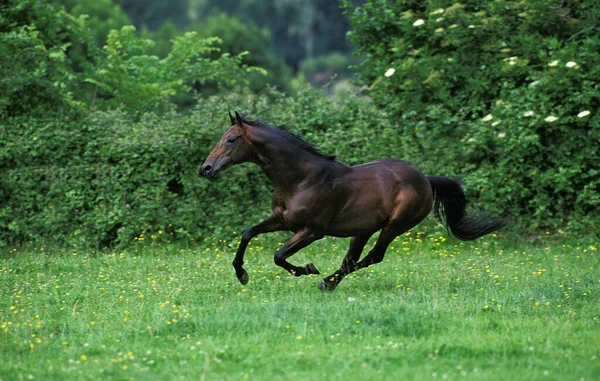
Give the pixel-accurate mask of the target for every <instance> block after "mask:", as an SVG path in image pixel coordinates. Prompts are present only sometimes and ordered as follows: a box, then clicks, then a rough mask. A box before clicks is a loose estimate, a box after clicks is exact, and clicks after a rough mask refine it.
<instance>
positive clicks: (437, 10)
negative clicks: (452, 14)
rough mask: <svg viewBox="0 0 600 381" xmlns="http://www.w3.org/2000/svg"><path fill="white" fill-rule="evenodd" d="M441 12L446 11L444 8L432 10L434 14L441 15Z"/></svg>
mask: <svg viewBox="0 0 600 381" xmlns="http://www.w3.org/2000/svg"><path fill="white" fill-rule="evenodd" d="M441 13H444V8H438V9H436V10H435V11H433V12H431V14H432V15H439V14H441Z"/></svg>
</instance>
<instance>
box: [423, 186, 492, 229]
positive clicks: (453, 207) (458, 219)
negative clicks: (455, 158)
mask: <svg viewBox="0 0 600 381" xmlns="http://www.w3.org/2000/svg"><path fill="white" fill-rule="evenodd" d="M427 179H428V180H429V183H430V184H431V189H432V190H433V198H434V200H435V204H434V205H433V212H434V214H435V217H436V218H437V219H438V220H439V221H440V222H441V223H442V225H444V226H445V227H446V228H447V229H449V230H450V231H451V232H452V234H453V235H454V236H455V237H456V238H458V239H462V240H463V241H470V240H473V239H475V238H479V237H481V236H482V235H485V234H488V233H491V232H494V231H496V230H498V229H500V228H501V227H503V226H504V221H503V220H502V219H495V218H491V217H489V216H486V215H483V214H482V215H474V216H466V215H465V207H466V206H467V198H466V197H465V192H464V191H463V189H462V187H461V186H460V184H459V183H458V182H457V181H454V180H452V179H450V178H448V177H443V176H428V177H427ZM442 206H443V208H442Z"/></svg>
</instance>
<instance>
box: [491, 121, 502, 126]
mask: <svg viewBox="0 0 600 381" xmlns="http://www.w3.org/2000/svg"><path fill="white" fill-rule="evenodd" d="M500 122H501V121H500V120H497V121H495V122H494V123H492V127H496V126H497V125H499V124H500Z"/></svg>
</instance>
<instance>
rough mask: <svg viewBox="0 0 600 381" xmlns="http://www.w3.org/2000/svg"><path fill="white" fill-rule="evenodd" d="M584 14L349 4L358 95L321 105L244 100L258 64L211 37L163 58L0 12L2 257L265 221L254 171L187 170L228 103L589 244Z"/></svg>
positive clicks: (64, 23) (593, 190)
mask: <svg viewBox="0 0 600 381" xmlns="http://www.w3.org/2000/svg"><path fill="white" fill-rule="evenodd" d="M591 3H592V2H591V1H584V2H580V3H576V4H572V5H571V8H568V9H566V8H565V7H564V6H563V7H560V6H559V5H560V4H563V5H564V4H565V3H564V2H562V3H560V4H559V3H558V2H556V4H555V3H552V6H548V5H547V4H546V2H545V1H541V0H540V1H528V2H519V3H513V2H508V1H495V2H485V3H481V2H475V1H472V2H466V3H465V4H458V3H456V4H453V3H451V2H444V1H430V2H427V3H421V2H395V3H390V2H388V1H382V0H372V1H370V2H368V3H366V4H365V5H364V6H362V7H360V8H356V9H354V8H353V10H350V9H348V12H350V13H351V18H352V22H353V25H354V30H353V32H352V34H351V36H352V38H353V40H354V41H355V42H356V44H357V45H358V46H359V48H360V52H359V53H360V54H361V55H363V56H364V57H366V58H367V59H366V60H365V62H364V63H363V64H361V65H359V67H358V72H359V74H360V78H361V81H362V84H363V85H367V86H369V89H370V90H369V94H368V95H369V98H367V97H362V96H359V95H355V94H347V95H345V96H343V97H340V98H339V99H335V100H331V99H327V98H326V97H325V96H324V95H323V93H322V92H321V91H319V90H313V89H310V88H305V89H303V90H300V91H299V92H297V93H294V94H287V95H286V94H284V93H281V92H278V91H277V90H273V89H270V90H269V89H265V90H264V91H262V92H261V94H260V95H256V94H254V93H252V92H251V91H250V90H248V89H247V84H248V83H249V81H250V80H252V77H251V75H252V73H253V72H256V70H258V69H256V68H252V67H248V66H247V65H246V64H244V62H243V61H242V58H243V54H238V55H229V54H221V53H220V51H219V50H218V48H217V46H216V45H214V43H215V42H217V40H215V39H211V38H201V37H198V36H197V35H195V34H186V35H183V36H178V37H175V38H174V39H173V41H172V44H171V45H169V47H168V48H167V47H166V46H167V45H164V46H163V45H161V47H160V48H161V49H166V50H165V51H164V54H161V55H160V56H157V55H154V54H152V52H153V50H152V49H151V48H152V47H151V45H152V44H153V43H154V42H153V41H152V40H150V39H148V38H140V37H138V36H136V35H135V33H134V29H133V27H128V26H125V27H122V28H121V29H118V30H113V31H111V32H110V34H109V36H108V37H107V42H106V44H105V45H104V47H103V48H100V47H98V46H97V45H96V42H95V41H96V39H97V36H95V37H94V35H93V34H91V33H90V31H89V29H88V28H87V26H86V23H85V18H84V17H80V18H74V17H73V16H71V15H69V14H68V13H66V12H64V11H61V10H57V9H56V8H54V7H52V6H50V5H47V4H46V3H45V2H42V1H36V0H26V1H21V2H17V1H12V2H11V3H10V4H9V5H8V6H6V7H5V8H2V18H0V31H1V32H2V33H3V34H2V45H0V53H2V54H0V65H1V68H2V71H3V77H2V78H1V79H0V88H1V91H2V93H1V96H0V117H1V118H2V120H3V126H2V127H3V128H2V129H0V170H1V171H2V172H1V176H0V245H6V244H16V243H19V242H24V241H32V240H43V241H46V242H58V243H66V242H69V243H70V242H76V243H79V244H85V245H91V246H100V247H101V246H107V245H114V244H127V243H129V242H131V241H132V240H133V239H135V238H136V237H137V238H138V239H139V238H140V237H141V236H142V235H144V234H145V235H146V236H149V235H150V236H151V235H156V236H160V235H163V236H166V237H176V238H180V237H191V238H195V239H202V238H204V237H205V236H206V235H211V236H213V235H217V236H219V237H223V238H229V237H232V236H233V235H236V234H239V233H240V232H241V231H242V229H243V228H244V227H245V226H247V225H249V224H251V223H252V222H258V221H260V220H261V218H262V217H264V216H265V215H266V214H267V213H268V208H269V203H270V194H271V191H270V185H269V183H268V181H267V179H266V177H265V176H264V175H262V174H261V173H260V170H259V169H258V168H256V167H253V166H252V165H251V164H247V165H243V166H237V167H234V168H231V169H229V170H228V171H227V172H226V173H224V174H223V175H222V176H221V177H220V178H219V180H218V181H216V182H210V181H208V180H206V179H203V178H200V177H199V176H198V174H197V167H198V165H200V164H201V163H202V162H203V160H204V159H205V157H206V156H207V155H208V153H209V152H210V150H211V149H212V148H213V146H214V145H215V143H216V142H217V141H218V139H219V137H220V136H221V134H222V133H223V132H224V131H225V129H226V128H227V127H228V117H227V111H233V110H237V111H239V112H242V113H246V114H248V116H249V117H258V118H260V119H263V120H265V121H266V122H269V123H272V124H288V125H291V129H292V130H293V131H294V132H297V133H299V134H301V135H302V136H304V137H305V138H306V139H307V140H308V141H309V142H311V143H313V144H315V145H316V146H318V147H319V148H320V149H321V150H322V151H324V152H326V153H332V154H336V155H338V157H339V159H340V160H341V161H343V162H345V163H347V164H358V163H362V162H366V161H369V160H373V159H376V158H380V157H398V158H403V159H406V160H408V161H410V162H412V163H413V164H414V165H415V166H416V167H418V168H420V169H422V170H423V171H424V172H425V173H426V174H428V175H446V176H459V177H462V178H463V179H464V183H465V185H466V187H467V189H468V192H469V197H470V198H471V199H478V200H479V201H480V202H481V203H482V204H483V205H486V206H487V207H490V208H492V209H494V208H496V210H495V211H500V210H508V211H510V212H511V213H512V215H513V216H514V217H515V222H519V223H520V226H521V230H520V231H522V232H525V233H535V232H537V231H539V230H541V229H547V228H554V229H566V228H569V229H572V230H576V231H595V230H597V225H598V222H599V217H598V216H599V215H600V213H599V212H600V195H599V187H600V180H599V179H600V176H599V172H600V167H599V164H598V163H599V162H600V160H599V159H600V158H599V157H598V156H599V151H598V141H600V126H599V123H600V117H599V116H598V114H597V110H598V106H599V103H600V102H599V98H600V95H599V94H600V92H599V90H600V89H599V88H598V86H599V85H598V82H597V78H600V53H598V52H600V36H599V32H598V30H597V27H595V25H598V23H597V22H596V21H597V18H598V10H596V9H595V8H594V7H591V6H590V4H591ZM547 25H553V27H552V28H549V27H548V26H547ZM72 47H77V49H78V50H79V51H82V52H85V54H83V55H77V56H72V51H71V50H70V49H71V48H72ZM248 62H250V61H248ZM390 69H393V70H390ZM384 73H387V75H384ZM205 81H210V84H211V86H213V85H215V84H216V85H218V86H220V91H219V94H218V95H215V96H212V97H207V98H205V99H200V100H198V101H196V102H194V105H195V106H193V107H192V108H191V109H190V110H189V111H188V112H186V113H181V112H177V111H176V107H175V106H174V105H173V103H172V100H173V96H174V95H179V94H182V93H185V92H186V91H189V93H190V94H192V93H193V91H192V89H191V86H192V84H194V83H203V82H205Z"/></svg>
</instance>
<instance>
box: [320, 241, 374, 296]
mask: <svg viewBox="0 0 600 381" xmlns="http://www.w3.org/2000/svg"><path fill="white" fill-rule="evenodd" d="M373 234H374V232H373V233H368V234H363V235H357V236H355V237H352V238H351V239H350V247H349V248H348V252H347V253H346V256H345V257H344V260H343V261H342V266H341V267H340V268H339V269H338V270H337V271H336V272H334V273H333V274H331V275H329V276H327V277H325V279H323V281H322V282H321V283H319V289H320V290H321V291H333V290H335V288H336V287H337V285H338V284H339V283H340V282H341V281H342V279H344V277H345V276H346V275H348V274H350V273H351V272H353V271H354V270H355V267H356V264H357V263H358V260H359V259H360V254H361V253H362V251H363V249H364V248H365V245H366V244H367V242H368V241H369V238H371V236H372V235H373Z"/></svg>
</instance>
